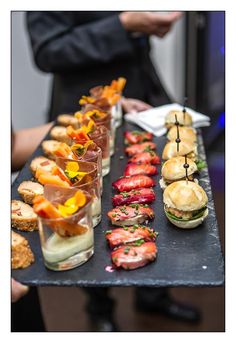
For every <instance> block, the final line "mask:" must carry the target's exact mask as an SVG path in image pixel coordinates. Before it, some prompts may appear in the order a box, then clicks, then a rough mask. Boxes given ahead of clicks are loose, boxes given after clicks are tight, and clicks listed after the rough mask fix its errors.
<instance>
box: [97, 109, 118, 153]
mask: <svg viewBox="0 0 236 343" xmlns="http://www.w3.org/2000/svg"><path fill="white" fill-rule="evenodd" d="M94 121H95V123H96V125H97V126H101V125H103V126H105V127H106V128H107V129H108V130H109V132H110V156H112V155H114V151H115V137H116V125H115V120H114V118H112V116H111V114H108V116H107V117H106V119H104V120H103V119H95V120H94Z"/></svg>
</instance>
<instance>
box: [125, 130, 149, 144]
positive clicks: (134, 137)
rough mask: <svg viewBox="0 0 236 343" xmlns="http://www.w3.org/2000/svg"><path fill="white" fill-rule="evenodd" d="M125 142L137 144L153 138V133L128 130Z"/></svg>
mask: <svg viewBox="0 0 236 343" xmlns="http://www.w3.org/2000/svg"><path fill="white" fill-rule="evenodd" d="M124 135H125V144H127V145H128V144H137V143H143V142H148V141H152V140H153V134H152V133H150V132H146V131H126V132H125V134H124Z"/></svg>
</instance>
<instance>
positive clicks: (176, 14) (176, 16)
mask: <svg viewBox="0 0 236 343" xmlns="http://www.w3.org/2000/svg"><path fill="white" fill-rule="evenodd" d="M182 15H183V12H178V11H175V12H174V11H173V12H170V14H169V19H170V20H171V21H175V20H177V19H179V18H180V17H182Z"/></svg>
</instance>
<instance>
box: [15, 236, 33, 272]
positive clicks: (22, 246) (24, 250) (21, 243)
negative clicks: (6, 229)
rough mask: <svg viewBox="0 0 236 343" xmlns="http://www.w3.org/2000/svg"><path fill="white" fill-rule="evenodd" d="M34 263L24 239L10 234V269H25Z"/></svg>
mask: <svg viewBox="0 0 236 343" xmlns="http://www.w3.org/2000/svg"><path fill="white" fill-rule="evenodd" d="M33 262H34V254H33V252H32V250H31V248H30V246H29V243H28V241H27V239H26V238H24V237H23V236H22V235H20V234H18V233H16V232H14V231H12V232H11V267H12V269H19V268H26V267H28V266H30V265H31V264H32V263H33Z"/></svg>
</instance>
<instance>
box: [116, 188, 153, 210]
mask: <svg viewBox="0 0 236 343" xmlns="http://www.w3.org/2000/svg"><path fill="white" fill-rule="evenodd" d="M155 198H156V196H155V193H154V190H153V189H152V188H138V189H132V190H131V191H130V192H121V193H120V194H116V195H115V196H114V197H113V198H112V204H113V206H121V205H129V204H149V203H151V202H153V201H154V200H155Z"/></svg>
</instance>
